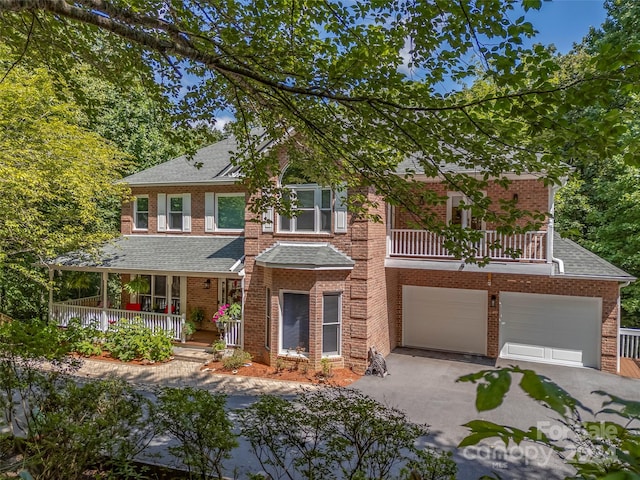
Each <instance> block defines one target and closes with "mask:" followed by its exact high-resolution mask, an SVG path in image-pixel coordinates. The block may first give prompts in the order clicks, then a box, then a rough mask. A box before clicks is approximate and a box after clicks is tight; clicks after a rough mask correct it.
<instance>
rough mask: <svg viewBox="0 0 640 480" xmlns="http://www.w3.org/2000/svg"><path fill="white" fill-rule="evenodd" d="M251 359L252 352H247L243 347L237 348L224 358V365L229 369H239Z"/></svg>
mask: <svg viewBox="0 0 640 480" xmlns="http://www.w3.org/2000/svg"><path fill="white" fill-rule="evenodd" d="M250 361H251V354H250V353H249V352H245V351H244V350H243V349H241V348H236V349H235V350H234V351H233V353H232V354H231V355H230V356H228V357H224V358H223V359H222V366H223V367H224V368H226V369H227V370H237V369H238V368H240V367H241V366H243V365H244V364H245V363H247V362H250Z"/></svg>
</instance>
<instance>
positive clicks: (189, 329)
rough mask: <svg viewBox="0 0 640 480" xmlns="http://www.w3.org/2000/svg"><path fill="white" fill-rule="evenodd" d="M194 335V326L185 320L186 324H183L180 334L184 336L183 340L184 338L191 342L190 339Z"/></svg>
mask: <svg viewBox="0 0 640 480" xmlns="http://www.w3.org/2000/svg"><path fill="white" fill-rule="evenodd" d="M194 333H196V324H195V323H193V322H192V321H191V320H187V321H186V322H184V325H183V327H182V334H183V335H184V338H186V339H187V340H191V337H192V335H193V334H194Z"/></svg>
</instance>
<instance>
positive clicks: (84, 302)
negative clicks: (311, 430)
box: [58, 295, 102, 307]
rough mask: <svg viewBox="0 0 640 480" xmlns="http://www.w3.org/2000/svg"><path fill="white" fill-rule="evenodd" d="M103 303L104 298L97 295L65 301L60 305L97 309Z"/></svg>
mask: <svg viewBox="0 0 640 480" xmlns="http://www.w3.org/2000/svg"><path fill="white" fill-rule="evenodd" d="M101 301H102V297H101V296H100V295H95V296H93V297H84V298H72V299H71V300H64V301H62V302H58V303H61V304H64V305H77V306H80V307H96V306H98V304H99V303H100V302H101Z"/></svg>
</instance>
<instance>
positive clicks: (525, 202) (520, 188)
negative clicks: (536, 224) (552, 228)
mask: <svg viewBox="0 0 640 480" xmlns="http://www.w3.org/2000/svg"><path fill="white" fill-rule="evenodd" d="M424 188H425V189H429V190H433V191H435V192H436V193H437V194H438V195H440V196H442V197H446V196H447V192H450V191H454V189H453V187H451V186H450V185H447V184H444V183H431V182H425V183H424ZM485 192H486V195H487V197H489V198H491V200H492V209H494V211H499V200H512V199H513V195H514V194H517V195H518V203H517V206H518V208H520V209H523V210H529V211H533V212H542V213H546V212H547V211H548V210H549V189H548V187H546V186H545V185H544V184H543V183H542V181H540V180H532V179H531V180H514V181H512V182H511V184H510V185H509V186H508V188H507V189H504V188H503V187H502V186H500V185H498V184H497V183H495V182H493V183H490V184H489V185H488V187H487V188H486V189H485ZM430 209H431V210H432V211H433V212H434V213H435V214H436V215H437V216H438V217H439V218H440V219H441V220H442V221H445V220H446V218H447V205H446V203H445V204H442V205H437V206H434V207H430ZM414 223H415V220H414V218H413V216H412V215H411V214H410V213H408V212H407V211H405V210H402V209H396V211H395V219H394V226H393V228H414V225H413V224H414ZM517 223H518V224H519V225H525V224H526V219H521V220H519V221H518V222H517ZM486 228H487V230H492V229H493V228H495V225H493V224H487V225H486ZM545 229H546V225H544V227H543V228H541V230H545Z"/></svg>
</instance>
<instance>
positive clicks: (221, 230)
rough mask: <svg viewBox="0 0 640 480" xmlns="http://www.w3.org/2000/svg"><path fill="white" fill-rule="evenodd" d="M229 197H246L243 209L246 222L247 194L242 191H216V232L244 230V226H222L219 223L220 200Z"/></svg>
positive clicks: (243, 217)
mask: <svg viewBox="0 0 640 480" xmlns="http://www.w3.org/2000/svg"><path fill="white" fill-rule="evenodd" d="M221 197H224V198H229V197H243V198H244V199H245V201H244V207H243V209H242V221H243V222H245V212H246V207H247V205H246V203H247V201H246V195H245V194H244V193H242V192H233V193H216V194H214V202H213V204H214V207H213V215H214V216H213V218H214V230H215V231H216V232H235V233H241V232H244V227H243V228H221V227H220V225H219V220H220V215H219V214H218V200H219V199H220V198H221Z"/></svg>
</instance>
